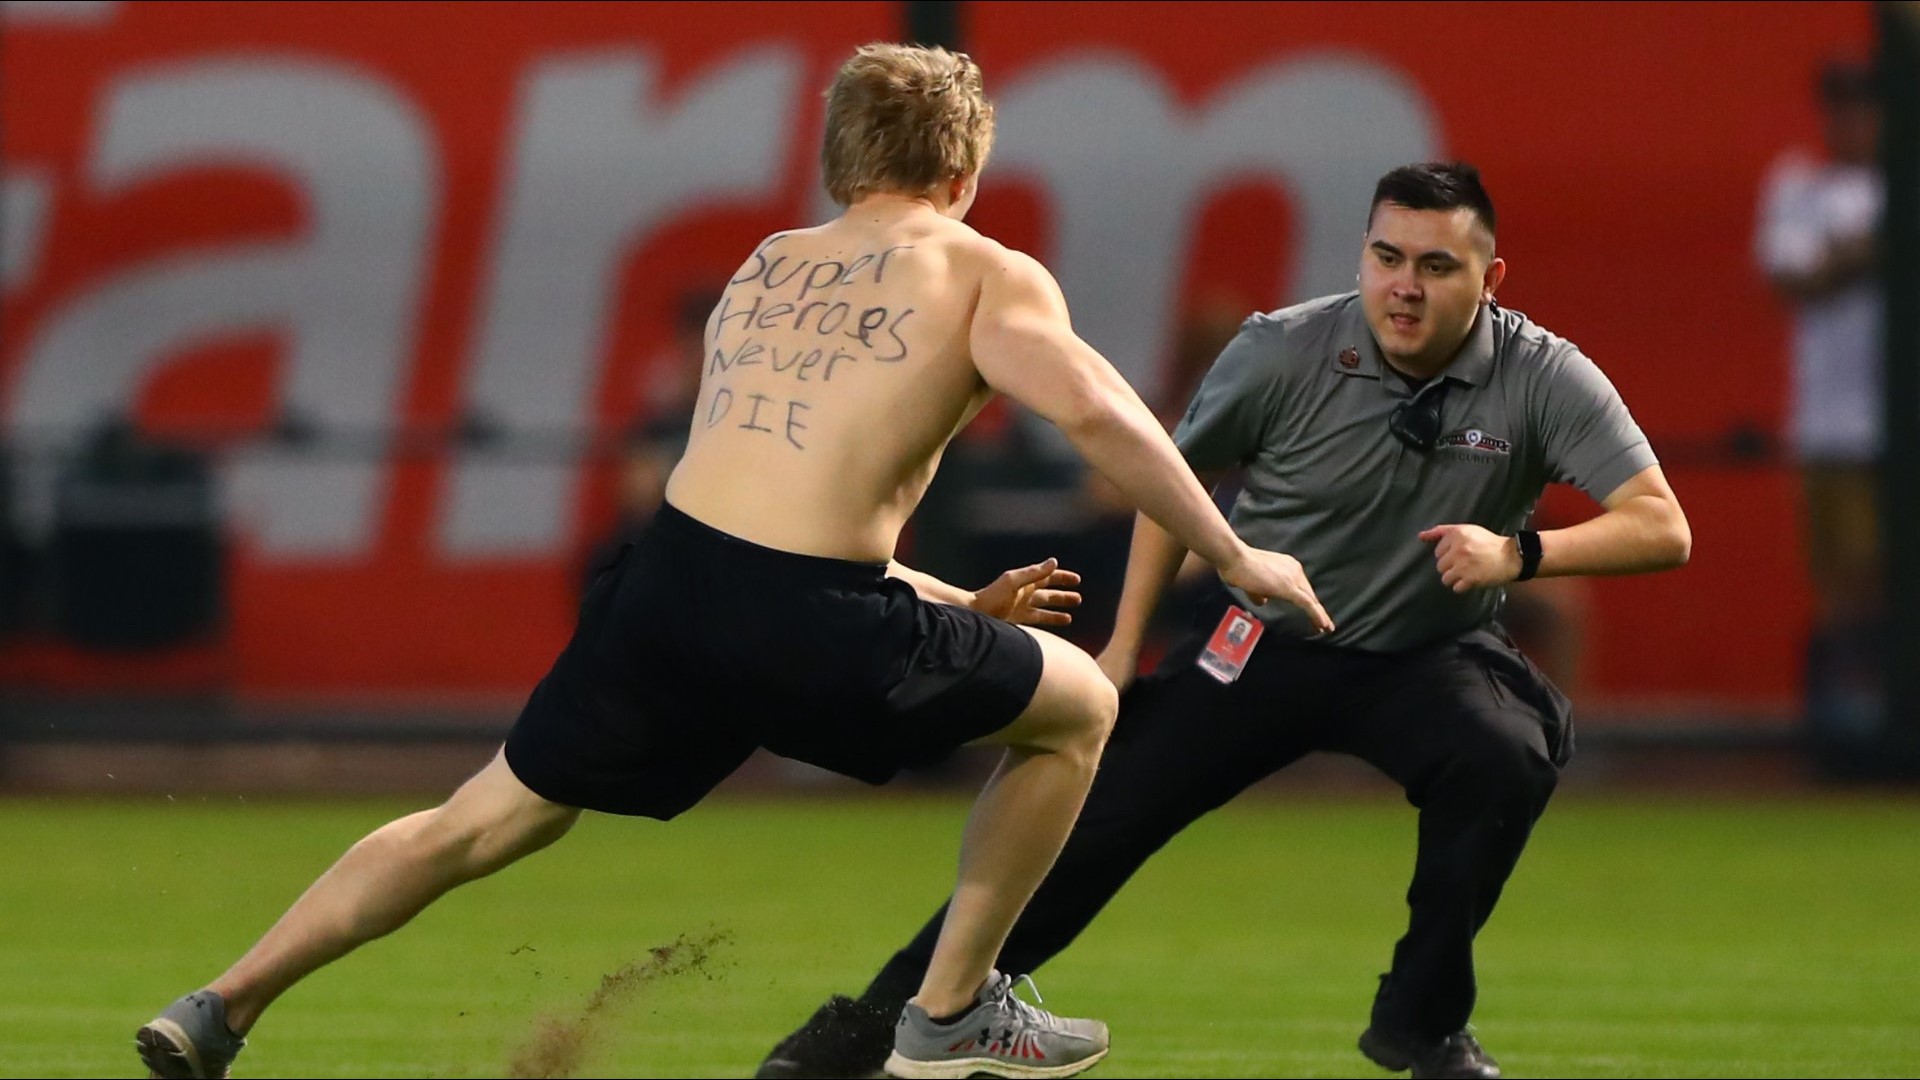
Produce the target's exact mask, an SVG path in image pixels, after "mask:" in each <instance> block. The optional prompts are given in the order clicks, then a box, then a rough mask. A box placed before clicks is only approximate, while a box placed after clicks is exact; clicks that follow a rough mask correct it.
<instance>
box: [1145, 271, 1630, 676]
mask: <svg viewBox="0 0 1920 1080" xmlns="http://www.w3.org/2000/svg"><path fill="white" fill-rule="evenodd" d="M1440 379H1444V380H1446V381H1447V382H1448V383H1449V384H1450V385H1448V386H1447V388H1446V396H1445V399H1444V401H1443V403H1442V407H1441V411H1440V419H1441V426H1440V433H1441V434H1440V440H1439V443H1438V445H1436V447H1435V448H1434V449H1433V451H1432V452H1430V453H1421V452H1420V451H1418V450H1415V449H1413V448H1411V447H1408V446H1407V445H1405V444H1404V443H1402V442H1401V441H1400V440H1399V439H1397V438H1395V437H1394V436H1393V434H1392V432H1391V431H1389V430H1388V428H1387V417H1388V414H1389V413H1391V412H1392V411H1393V408H1394V406H1396V405H1399V404H1400V403H1401V402H1404V401H1406V400H1407V399H1408V398H1409V397H1411V396H1412V394H1413V391H1412V390H1411V389H1410V388H1409V387H1408V385H1407V383H1406V381H1405V380H1404V379H1402V378H1400V376H1399V375H1398V374H1396V373H1395V372H1394V371H1392V370H1391V369H1389V368H1388V367H1387V365H1386V362H1385V361H1384V360H1383V359H1382V358H1381V356H1380V349H1379V346H1378V344H1377V343H1376V342H1375V341H1374V339H1373V334H1372V333H1371V332H1370V331H1369V330H1368V329H1367V323H1366V318H1365V316H1364V314H1363V313H1362V310H1361V306H1360V297H1359V294H1357V293H1346V294H1344V295H1340V296H1329V297H1324V298H1322V299H1319V300H1311V301H1308V302H1307V303H1304V304H1300V305H1298V306H1296V307H1290V308H1286V309H1285V310H1282V311H1276V312H1273V313H1271V314H1265V315H1255V316H1253V317H1252V318H1250V319H1248V320H1247V321H1246V322H1245V323H1244V324H1243V325H1242V326H1241V328H1240V333H1239V335H1238V336H1236V337H1235V338H1234V339H1233V341H1232V342H1231V343H1230V344H1228V346H1227V347H1226V349H1225V351H1223V352H1222V353H1221V354H1220V358H1219V359H1218V360H1217V361H1215V362H1214V365H1213V369H1212V370H1211V371H1209V372H1208V373H1207V377H1206V379H1205V381H1203V382H1202V383H1201V384H1200V389H1199V391H1198V392H1197V393H1196V394H1195V395H1194V399H1193V404H1192V405H1191V406H1189V407H1188V409H1187V414H1186V418H1185V419H1184V420H1182V421H1181V423H1180V426H1179V428H1178V429H1176V430H1175V432H1174V436H1173V437H1174V441H1175V442H1176V443H1178V444H1179V446H1180V450H1181V452H1182V453H1184V454H1185V455H1186V457H1187V460H1188V462H1189V463H1191V464H1192V465H1193V467H1194V469H1195V470H1197V471H1199V472H1203V473H1204V472H1209V471H1214V470H1221V469H1230V468H1233V467H1236V466H1242V465H1244V466H1245V469H1246V471H1245V479H1244V485H1245V486H1244V488H1243V489H1242V491H1241V492H1240V496H1239V498H1238V500H1237V501H1236V502H1235V503H1234V506H1233V513H1232V515H1231V520H1232V522H1233V527H1234V531H1236V532H1238V533H1239V534H1240V536H1241V537H1242V538H1243V539H1245V540H1246V542H1247V543H1249V544H1252V545H1254V546H1256V547H1261V548H1266V549H1268V550H1271V551H1284V552H1286V553H1288V554H1290V555H1292V556H1294V557H1295V558H1297V559H1299V560H1300V562H1301V564H1302V565H1303V566H1304V567H1305V568H1306V572H1307V577H1308V579H1309V580H1310V581H1312V582H1313V589H1314V592H1315V593H1316V594H1317V595H1318V596H1319V597H1320V602H1321V603H1322V604H1324V605H1325V606H1326V609H1327V613H1328V614H1329V615H1331V616H1332V617H1333V621H1334V623H1335V625H1337V626H1338V627H1339V629H1338V630H1337V631H1336V632H1335V633H1334V634H1333V636H1332V637H1331V638H1329V639H1327V640H1328V641H1330V642H1331V643H1332V644H1335V645H1344V646H1351V647H1354V648H1359V649H1368V650H1374V651H1381V652H1389V651H1396V650H1400V649H1407V648H1412V647H1414V646H1417V645H1422V644H1425V643H1427V642H1431V641H1435V640H1438V639H1440V638H1443V637H1450V636H1453V635H1455V634H1459V633H1462V632H1465V631H1467V630H1469V629H1471V628H1473V627H1474V626H1477V625H1479V624H1480V623H1483V622H1485V621H1486V620H1488V619H1489V618H1491V617H1492V616H1493V615H1494V613H1495V612H1496V611H1497V610H1498V608H1499V606H1500V603H1501V601H1502V599H1503V598H1504V596H1505V592H1504V590H1501V589H1476V590H1473V591H1471V592H1468V593H1466V594H1465V595H1460V594H1456V593H1454V592H1453V591H1452V590H1451V589H1448V588H1447V587H1446V586H1445V585H1442V584H1441V583H1440V572H1439V571H1438V570H1437V569H1436V568H1435V566H1434V557H1433V545H1431V544H1428V543H1424V542H1422V541H1421V540H1420V539H1419V538H1418V537H1419V534H1420V532H1421V531H1423V530H1425V529H1428V528H1430V527H1432V526H1435V525H1445V524H1457V523H1471V524H1475V525H1480V526H1483V527H1485V528H1487V529H1490V530H1492V531H1493V532H1496V533H1500V534H1502V535H1512V534H1513V533H1515V532H1517V531H1518V530H1519V529H1520V528H1521V526H1522V525H1523V524H1524V523H1525V521H1526V519H1527V515H1528V514H1530V513H1532V511H1533V506H1534V503H1535V502H1536V501H1538V499H1539V498H1540V492H1541V490H1542V489H1543V488H1544V487H1545V486H1546V484H1547V483H1548V482H1549V481H1559V482H1562V483H1569V484H1573V485H1575V486H1576V487H1578V488H1580V489H1581V490H1582V491H1584V492H1586V493H1587V494H1588V495H1591V496H1592V497H1593V498H1594V499H1596V500H1600V499H1604V498H1606V496H1607V495H1609V494H1611V493H1612V492H1613V490H1614V489H1615V488H1617V487H1619V486H1620V485H1621V484H1622V483H1624V482H1625V481H1627V480H1628V479H1630V478H1631V477H1633V476H1634V475H1635V474H1636V473H1638V472H1640V471H1641V470H1643V469H1645V468H1646V467H1647V466H1649V465H1652V464H1654V463H1655V461H1656V459H1655V457H1654V455H1653V449H1652V448H1651V447H1650V446H1648V445H1647V439H1646V436H1645V435H1643V434H1641V432H1640V428H1639V426H1638V425H1637V424H1635V423H1634V422H1633V417H1632V416H1631V415H1629V414H1628V412H1627V408H1626V406H1625V405H1624V404H1623V403H1622V402H1621V400H1620V395H1619V393H1618V392H1617V391H1615V390H1614V388H1613V384H1612V383H1610V382H1608V381H1607V377H1606V376H1605V375H1603V374H1601V372H1600V369H1599V368H1598V367H1596V366H1594V363H1593V361H1591V360H1589V359H1587V358H1586V357H1585V356H1584V355H1582V354H1581V352H1580V350H1579V349H1577V348H1575V347H1574V346H1573V345H1572V344H1571V343H1569V342H1568V341H1566V340H1565V339H1563V338H1559V337H1556V336H1554V335H1553V334H1550V333H1548V332H1547V331H1545V330H1543V329H1541V328H1540V327H1539V326H1536V325H1534V323H1533V322H1532V321H1531V320H1529V319H1528V318H1527V317H1526V316H1524V315H1521V314H1520V313H1518V312H1515V311H1509V310H1507V309H1505V308H1502V307H1499V306H1497V305H1492V306H1484V307H1482V308H1481V310H1480V314H1479V317H1478V318H1477V319H1475V321H1474V326H1473V330H1472V331H1471V332H1470V333H1469V334H1468V336H1467V341H1466V344H1465V345H1464V346H1463V347H1462V348H1461V351H1460V354H1459V355H1458V356H1457V357H1455V358H1454V361H1453V363H1452V364H1450V365H1448V367H1447V369H1446V371H1445V372H1444V373H1443V374H1442V375H1441V376H1440V377H1439V379H1436V380H1434V381H1433V382H1431V383H1428V384H1427V385H1426V386H1425V387H1424V388H1423V389H1422V391H1421V392H1422V393H1433V392H1434V391H1436V390H1437V389H1439V382H1440ZM1240 600H1241V602H1242V603H1245V602H1246V597H1245V596H1244V595H1242V596H1241V597H1240ZM1258 613H1259V615H1260V616H1261V618H1263V619H1265V620H1266V622H1267V624H1268V627H1269V629H1271V630H1272V631H1274V632H1277V633H1284V634H1288V635H1289V636H1298V637H1307V636H1310V635H1311V628H1310V626H1309V625H1308V623H1307V620H1306V617H1305V616H1304V615H1303V614H1302V613H1301V612H1300V611H1299V610H1298V609H1297V608H1295V607H1293V606H1292V605H1289V604H1284V603H1276V604H1269V605H1267V606H1265V607H1263V608H1260V609H1259V612H1258Z"/></svg>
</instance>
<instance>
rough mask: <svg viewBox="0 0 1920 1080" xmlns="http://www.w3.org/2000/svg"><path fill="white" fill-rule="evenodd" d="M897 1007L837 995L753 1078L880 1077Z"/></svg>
mask: <svg viewBox="0 0 1920 1080" xmlns="http://www.w3.org/2000/svg"><path fill="white" fill-rule="evenodd" d="M899 1019H900V1006H899V1005H894V1006H892V1007H888V1006H887V1005H885V1004H882V1003H880V1002H874V1001H866V1000H864V999H863V1000H860V1001H855V1000H854V999H852V998H850V997H846V996H844V995H841V994H835V995H834V996H833V997H832V999H830V1000H829V1001H828V1002H827V1003H826V1004H825V1005H822V1006H820V1008H819V1009H817V1010H816V1011H815V1012H814V1014H813V1016H812V1017H811V1018H810V1019H808V1020H807V1022H806V1023H804V1024H802V1025H800V1028H799V1030H797V1031H795V1032H794V1033H793V1034H791V1035H789V1036H787V1037H786V1038H784V1039H782V1040H780V1045H778V1046H776V1047H774V1048H773V1050H772V1052H771V1053H769V1054H767V1059H766V1060H765V1061H762V1062H761V1063H760V1069H759V1071H757V1072H755V1073H754V1074H753V1075H754V1077H755V1080H805V1078H812V1077H856V1078H858V1077H869V1076H884V1075H885V1073H883V1072H882V1071H881V1070H882V1069H883V1068H884V1067H885V1066H886V1064H887V1055H888V1054H891V1053H893V1026H894V1024H895V1023H897V1022H898V1021H899Z"/></svg>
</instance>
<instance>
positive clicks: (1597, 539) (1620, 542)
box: [1536, 495, 1693, 577]
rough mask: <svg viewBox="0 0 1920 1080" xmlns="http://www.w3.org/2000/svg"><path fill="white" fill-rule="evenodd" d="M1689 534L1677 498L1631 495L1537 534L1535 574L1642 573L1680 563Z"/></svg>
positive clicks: (1689, 549) (1687, 553)
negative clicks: (1601, 510) (1574, 521)
mask: <svg viewBox="0 0 1920 1080" xmlns="http://www.w3.org/2000/svg"><path fill="white" fill-rule="evenodd" d="M1692 551H1693V534H1692V531H1691V530H1690V529H1689V528H1688V526H1687V519H1686V517H1685V515H1683V514H1681V512H1680V507H1679V505H1678V504H1676V503H1674V502H1671V501H1669V500H1667V499H1663V498H1660V497H1658V496H1655V495H1636V496H1634V497H1633V498H1631V499H1628V500H1627V501H1625V502H1623V503H1621V504H1620V505H1619V506H1616V507H1614V508H1613V509H1611V510H1608V511H1606V512H1604V513H1602V514H1600V515H1599V516H1598V517H1594V518H1590V519H1588V520H1586V521H1583V522H1581V523H1580V524H1578V525H1572V526H1569V527H1567V528H1564V529H1549V530H1547V531H1545V532H1542V533H1541V534H1540V569H1539V572H1538V574H1537V575H1536V576H1538V577H1571V576H1574V575H1578V574H1645V573H1650V572H1652V571H1655V570H1671V569H1673V568H1674V567H1677V566H1684V565H1685V564H1686V561H1687V558H1688V557H1689V556H1690V555H1691V554H1692Z"/></svg>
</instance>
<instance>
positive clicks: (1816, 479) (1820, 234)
mask: <svg viewBox="0 0 1920 1080" xmlns="http://www.w3.org/2000/svg"><path fill="white" fill-rule="evenodd" d="M1817 86H1818V92H1819V96H1820V104H1821V109H1822V113H1823V120H1824V131H1825V141H1826V146H1825V153H1824V155H1822V156H1819V157H1815V156H1813V155H1811V154H1809V153H1807V152H1806V151H1804V150H1800V149H1794V150H1789V151H1787V152H1786V153H1784V154H1783V155H1782V156H1781V157H1780V159H1779V160H1778V161H1776V162H1775V164H1774V166H1773V169H1772V172H1771V174H1770V175H1769V177H1768V179H1767V182H1766V188H1765V194H1764V196H1763V198H1762V202H1761V216H1760V222H1759V232H1758V237H1757V241H1758V243H1757V246H1758V249H1759V250H1758V255H1759V259H1760V265H1761V268H1762V269H1763V270H1764V271H1765V272H1766V274H1767V277H1768V279H1769V280H1770V281H1771V282H1772V284H1773V286H1774V288H1775V289H1776V290H1777V291H1778V293H1779V294H1780V296H1781V297H1782V298H1783V299H1785V300H1786V301H1787V302H1788V303H1789V304H1791V305H1792V307H1793V316H1794V326H1793V335H1792V345H1791V349H1792V381H1791V387H1790V388H1791V396H1790V402H1791V406H1790V408H1791V415H1790V418H1789V421H1788V438H1789V440H1790V445H1791V447H1792V451H1793V454H1794V457H1795V459H1796V460H1797V462H1798V464H1799V469H1800V477H1801V493H1802V498H1803V500H1804V503H1803V506H1804V509H1803V515H1804V516H1803V527H1804V535H1805V542H1806V551H1807V569H1808V573H1809V576H1810V578H1811V581H1812V584H1813V587H1814V613H1813V626H1812V632H1811V636H1810V638H1809V642H1808V652H1807V719H1808V723H1809V724H1810V726H1811V729H1812V732H1813V734H1815V736H1816V737H1819V738H1843V739H1844V738H1848V737H1853V736H1858V735H1861V734H1864V733H1866V732H1867V731H1870V730H1871V729H1872V728H1873V727H1874V726H1876V725H1877V723H1878V718H1877V715H1876V714H1877V712H1878V706H1877V705H1875V704H1874V701H1875V698H1876V690H1877V684H1878V677H1877V669H1878V665H1877V663H1876V662H1875V660H1874V658H1873V655H1874V652H1875V649H1876V647H1877V640H1878V633H1879V623H1880V622H1881V621H1882V619H1883V617H1884V615H1885V611H1884V606H1883V588H1882V577H1881V553H1880V515H1879V511H1878V489H1877V485H1878V482H1879V481H1878V476H1877V468H1876V465H1877V462H1878V459H1879V455H1880V451H1881V442H1882V431H1881V428H1882V426H1883V424H1882V420H1883V418H1882V408H1881V381H1882V370H1883V360H1882V349H1883V341H1884V337H1883V334H1884V327H1883V321H1882V320H1883V319H1884V317H1885V316H1884V310H1885V297H1884V296H1883V294H1882V290H1881V286H1880V282H1879V278H1878V274H1877V263H1878V248H1879V242H1878V231H1879V228H1880V220H1881V215H1882V213H1883V211H1884V208H1885V204H1886V193H1885V190H1884V183H1883V179H1882V176H1881V173H1880V171H1879V146H1880V120H1881V107H1880V96H1879V83H1878V79H1877V76H1876V73H1875V72H1874V70H1873V68H1872V67H1871V66H1870V65H1867V64H1864V63H1860V62H1856V61H1851V60H1834V61H1830V62H1829V63H1828V64H1827V65H1826V66H1825V67H1824V68H1822V70H1821V71H1820V74H1819V78H1818V82H1817Z"/></svg>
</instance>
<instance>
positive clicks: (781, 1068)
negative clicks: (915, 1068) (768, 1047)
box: [753, 1058, 887, 1080]
mask: <svg viewBox="0 0 1920 1080" xmlns="http://www.w3.org/2000/svg"><path fill="white" fill-rule="evenodd" d="M827 1075H829V1074H827V1073H824V1072H817V1071H813V1070H809V1069H808V1068H807V1067H806V1066H804V1065H802V1064H801V1063H800V1062H798V1061H794V1060H792V1059H790V1058H772V1059H769V1060H767V1061H763V1062H761V1063H760V1071H759V1072H756V1073H754V1074H753V1080H804V1078H808V1077H815V1076H827ZM831 1075H834V1076H839V1075H840V1074H839V1073H833V1074H831ZM886 1076H887V1074H886V1072H885V1071H884V1070H881V1069H875V1070H873V1071H872V1072H867V1073H861V1074H860V1075H859V1076H858V1077H857V1078H856V1080H886Z"/></svg>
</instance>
